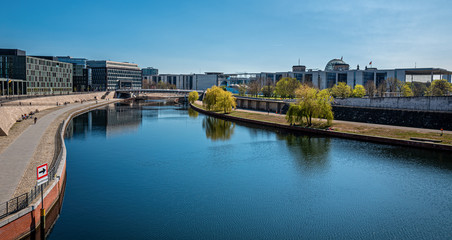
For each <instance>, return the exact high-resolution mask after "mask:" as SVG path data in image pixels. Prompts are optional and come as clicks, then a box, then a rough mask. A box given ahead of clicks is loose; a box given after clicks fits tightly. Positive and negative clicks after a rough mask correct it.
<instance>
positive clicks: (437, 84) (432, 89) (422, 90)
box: [365, 77, 452, 97]
mask: <svg viewBox="0 0 452 240" xmlns="http://www.w3.org/2000/svg"><path fill="white" fill-rule="evenodd" d="M365 89H366V92H367V95H368V96H370V97H375V96H378V97H384V96H385V93H388V92H389V94H390V95H392V96H402V97H413V96H416V97H420V96H448V95H450V94H451V93H452V84H451V83H449V82H447V81H446V80H444V79H442V80H434V81H433V82H431V83H430V82H426V83H422V82H405V83H402V82H401V81H400V80H398V79H397V78H392V77H390V78H388V79H386V80H383V81H382V82H380V84H378V86H375V84H374V83H373V81H368V82H367V83H366V85H365Z"/></svg>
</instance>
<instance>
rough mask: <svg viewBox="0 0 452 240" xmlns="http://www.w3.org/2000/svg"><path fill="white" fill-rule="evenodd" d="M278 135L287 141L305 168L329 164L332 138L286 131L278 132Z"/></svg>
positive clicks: (289, 149) (295, 157) (280, 138)
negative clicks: (287, 132)
mask: <svg viewBox="0 0 452 240" xmlns="http://www.w3.org/2000/svg"><path fill="white" fill-rule="evenodd" d="M276 137H277V138H278V139H279V140H285V141H286V143H287V149H288V151H289V152H290V153H291V155H292V156H293V157H294V159H296V160H297V163H298V165H299V166H300V167H301V168H303V169H304V170H309V169H314V168H317V169H318V168H324V167H326V166H328V163H329V157H328V155H329V152H330V148H331V146H330V145H331V139H330V138H322V137H314V136H309V135H296V134H284V133H277V134H276Z"/></svg>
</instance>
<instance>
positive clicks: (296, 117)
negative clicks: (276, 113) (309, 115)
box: [286, 104, 303, 125]
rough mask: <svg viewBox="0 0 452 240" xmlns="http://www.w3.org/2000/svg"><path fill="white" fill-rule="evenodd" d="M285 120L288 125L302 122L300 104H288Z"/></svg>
mask: <svg viewBox="0 0 452 240" xmlns="http://www.w3.org/2000/svg"><path fill="white" fill-rule="evenodd" d="M286 120H287V122H288V123H289V124H290V125H294V124H296V123H302V121H303V118H302V114H301V109H300V105H298V104H290V107H289V110H287V113H286Z"/></svg>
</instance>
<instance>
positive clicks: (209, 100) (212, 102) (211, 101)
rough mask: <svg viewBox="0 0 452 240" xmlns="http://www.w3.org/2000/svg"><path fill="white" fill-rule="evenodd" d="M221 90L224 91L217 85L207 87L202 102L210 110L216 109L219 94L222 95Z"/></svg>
mask: <svg viewBox="0 0 452 240" xmlns="http://www.w3.org/2000/svg"><path fill="white" fill-rule="evenodd" d="M221 92H224V91H223V89H221V88H219V87H217V86H212V87H211V88H209V89H207V91H206V93H205V95H204V99H203V100H202V104H203V105H204V106H205V107H206V109H207V110H208V111H211V110H216V104H217V96H218V95H220V94H221Z"/></svg>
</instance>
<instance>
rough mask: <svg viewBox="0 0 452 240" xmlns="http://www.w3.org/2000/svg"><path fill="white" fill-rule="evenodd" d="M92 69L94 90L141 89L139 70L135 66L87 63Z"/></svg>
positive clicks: (117, 63) (109, 62) (102, 62)
mask: <svg viewBox="0 0 452 240" xmlns="http://www.w3.org/2000/svg"><path fill="white" fill-rule="evenodd" d="M87 65H88V67H89V68H91V69H92V86H93V88H94V89H95V90H101V91H105V90H106V91H114V90H117V89H141V86H142V77H141V69H140V68H139V67H138V65H137V64H133V63H123V62H113V61H104V60H102V61H87Z"/></svg>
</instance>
